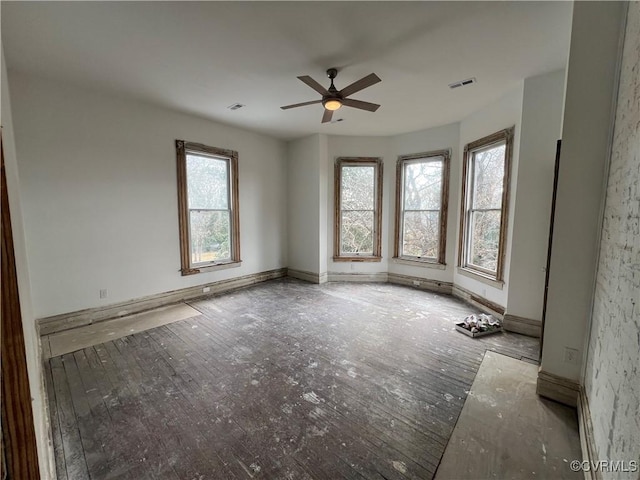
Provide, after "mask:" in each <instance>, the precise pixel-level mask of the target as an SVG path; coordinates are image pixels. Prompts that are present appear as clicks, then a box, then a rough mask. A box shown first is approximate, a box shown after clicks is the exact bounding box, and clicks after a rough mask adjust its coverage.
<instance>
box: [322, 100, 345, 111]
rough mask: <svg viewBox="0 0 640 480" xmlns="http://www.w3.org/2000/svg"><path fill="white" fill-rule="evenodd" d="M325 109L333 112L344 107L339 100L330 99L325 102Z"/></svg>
mask: <svg viewBox="0 0 640 480" xmlns="http://www.w3.org/2000/svg"><path fill="white" fill-rule="evenodd" d="M323 105H324V108H326V109H327V110H331V111H332V112H333V111H335V110H338V109H339V108H340V107H341V106H342V102H341V101H340V100H339V99H337V98H330V99H328V100H325V101H324V102H323Z"/></svg>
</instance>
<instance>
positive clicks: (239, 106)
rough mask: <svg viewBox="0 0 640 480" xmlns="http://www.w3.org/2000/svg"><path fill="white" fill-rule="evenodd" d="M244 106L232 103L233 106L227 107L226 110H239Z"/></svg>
mask: <svg viewBox="0 0 640 480" xmlns="http://www.w3.org/2000/svg"><path fill="white" fill-rule="evenodd" d="M244 106H245V105H243V104H241V103H234V104H232V105H229V106H228V107H227V108H228V109H229V110H238V109H240V108H242V107H244Z"/></svg>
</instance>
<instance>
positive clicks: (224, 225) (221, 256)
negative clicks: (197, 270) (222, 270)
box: [189, 211, 231, 264]
mask: <svg viewBox="0 0 640 480" xmlns="http://www.w3.org/2000/svg"><path fill="white" fill-rule="evenodd" d="M189 215H190V218H189V220H190V227H191V232H190V238H191V263H194V264H195V263H202V262H215V261H219V260H229V259H230V258H231V249H230V242H229V232H230V226H231V220H230V212H229V211H215V212H202V211H191V212H189Z"/></svg>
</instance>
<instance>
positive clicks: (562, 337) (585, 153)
mask: <svg viewBox="0 0 640 480" xmlns="http://www.w3.org/2000/svg"><path fill="white" fill-rule="evenodd" d="M625 9H626V2H576V3H575V4H574V8H573V27H572V33H571V46H570V51H569V62H568V67H567V68H568V71H567V85H566V95H565V99H566V100H565V108H564V120H563V132H562V151H561V154H560V171H559V175H558V190H557V203H556V212H555V220H554V232H553V244H552V252H551V266H550V270H549V295H548V300H547V317H546V320H545V330H544V342H543V352H542V364H541V367H542V369H543V370H544V371H546V372H548V373H552V374H555V375H558V376H560V377H564V378H567V379H569V380H573V381H576V382H578V381H579V380H580V374H581V362H582V354H583V350H584V342H585V337H586V333H587V325H588V322H589V317H590V310H591V305H592V299H593V287H594V277H595V266H596V257H597V252H598V248H597V247H598V242H599V232H600V222H601V219H602V210H601V206H602V198H603V191H604V186H603V178H604V175H605V172H606V164H607V161H608V157H609V153H610V133H611V125H612V120H613V119H612V108H613V103H614V102H613V99H614V93H615V85H616V75H617V72H618V57H619V46H620V32H621V27H622V25H623V19H624V12H625ZM594 32H597V35H595V34H594ZM566 347H570V348H573V349H576V350H578V351H579V357H580V362H579V363H577V364H572V363H568V362H565V361H564V352H565V348H566Z"/></svg>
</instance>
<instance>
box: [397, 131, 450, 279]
mask: <svg viewBox="0 0 640 480" xmlns="http://www.w3.org/2000/svg"><path fill="white" fill-rule="evenodd" d="M390 142H391V152H392V158H391V161H390V162H389V168H390V169H392V170H393V176H392V180H391V184H390V188H389V196H388V197H387V198H386V199H385V205H386V206H387V208H388V209H389V212H390V214H391V223H390V224H389V227H390V228H389V231H388V232H387V233H388V235H387V236H386V241H387V243H388V245H389V253H390V254H391V255H393V245H394V241H395V239H394V224H393V221H394V218H395V214H396V211H395V210H396V203H395V202H396V181H395V175H396V163H397V160H398V156H400V155H410V154H413V153H421V152H430V151H434V150H447V149H450V150H451V160H450V162H451V163H450V172H449V208H448V217H447V220H448V221H447V242H446V244H447V246H446V259H445V262H446V264H447V265H446V269H444V270H441V269H438V268H434V267H430V266H428V265H424V266H423V265H416V266H413V265H406V264H403V263H397V262H396V261H395V260H393V259H392V258H389V273H397V274H400V275H409V276H412V277H420V278H426V279H430V280H437V281H441V282H448V283H453V272H454V269H455V265H456V258H457V257H456V246H457V242H458V241H457V237H456V233H457V229H458V221H459V220H458V218H459V217H458V215H459V203H460V200H459V198H460V189H459V188H458V177H459V176H460V175H461V173H462V170H461V162H460V155H461V153H460V148H459V144H460V124H459V123H452V124H449V125H444V126H442V127H437V128H431V129H429V130H421V131H418V132H411V133H407V134H404V135H396V136H394V137H391V138H390Z"/></svg>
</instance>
